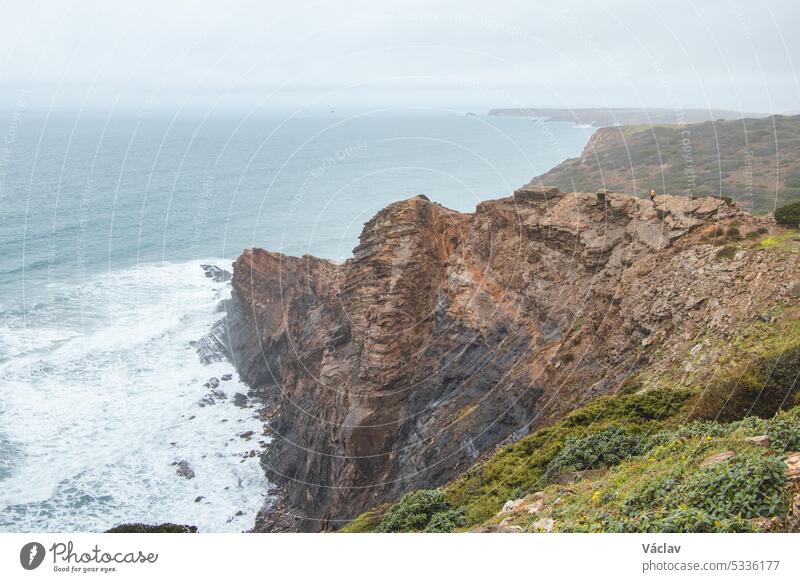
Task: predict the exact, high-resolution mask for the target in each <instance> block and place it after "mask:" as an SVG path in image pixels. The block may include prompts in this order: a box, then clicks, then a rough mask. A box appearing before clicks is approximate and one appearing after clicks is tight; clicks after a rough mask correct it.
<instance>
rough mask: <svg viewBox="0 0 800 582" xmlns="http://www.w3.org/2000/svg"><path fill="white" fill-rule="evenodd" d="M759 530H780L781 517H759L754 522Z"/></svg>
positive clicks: (781, 524)
mask: <svg viewBox="0 0 800 582" xmlns="http://www.w3.org/2000/svg"><path fill="white" fill-rule="evenodd" d="M754 524H755V526H756V528H757V529H758V530H759V531H763V532H769V531H781V530H782V529H783V519H781V518H780V517H778V516H777V515H776V516H775V517H759V518H756V520H755V522H754Z"/></svg>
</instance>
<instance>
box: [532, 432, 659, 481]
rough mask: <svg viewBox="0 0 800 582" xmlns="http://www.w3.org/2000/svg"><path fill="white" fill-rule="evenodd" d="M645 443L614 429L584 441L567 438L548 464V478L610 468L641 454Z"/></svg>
mask: <svg viewBox="0 0 800 582" xmlns="http://www.w3.org/2000/svg"><path fill="white" fill-rule="evenodd" d="M643 442H644V441H643V439H642V438H641V436H633V435H631V434H629V433H628V432H627V431H626V430H624V429H622V428H619V427H616V426H612V427H609V428H607V429H605V430H602V431H600V432H597V433H594V434H591V435H589V436H586V437H583V438H568V439H567V440H566V441H565V442H564V446H563V447H562V449H561V450H560V451H559V453H558V454H557V455H556V456H555V458H554V459H553V460H552V461H551V462H550V463H549V464H548V466H547V469H546V471H545V476H546V477H547V478H548V479H553V478H555V477H557V476H558V475H560V474H562V473H568V472H572V471H585V470H587V469H596V468H599V467H611V466H613V465H617V464H619V463H620V462H621V461H623V460H625V459H629V458H630V457H634V456H636V455H639V454H641V452H642V444H643Z"/></svg>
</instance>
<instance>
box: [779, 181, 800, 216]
mask: <svg viewBox="0 0 800 582" xmlns="http://www.w3.org/2000/svg"><path fill="white" fill-rule="evenodd" d="M798 182H799V184H800V180H799V181H798ZM775 221H776V222H777V223H778V224H783V225H785V226H791V227H794V228H797V227H800V201H798V202H793V203H791V204H787V205H786V206H781V207H780V208H778V209H777V210H776V211H775Z"/></svg>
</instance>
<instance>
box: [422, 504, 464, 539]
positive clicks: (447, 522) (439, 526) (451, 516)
mask: <svg viewBox="0 0 800 582" xmlns="http://www.w3.org/2000/svg"><path fill="white" fill-rule="evenodd" d="M466 525H467V510H466V508H464V507H459V508H458V509H449V510H447V511H440V512H439V513H435V514H434V515H433V516H432V517H431V520H430V521H429V522H428V525H427V526H426V527H425V529H424V530H423V531H425V532H428V533H450V532H452V531H455V530H456V529H458V528H461V527H464V526H466Z"/></svg>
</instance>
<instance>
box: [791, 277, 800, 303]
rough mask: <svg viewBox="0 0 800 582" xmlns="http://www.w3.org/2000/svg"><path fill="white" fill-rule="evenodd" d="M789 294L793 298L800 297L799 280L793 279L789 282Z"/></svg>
mask: <svg viewBox="0 0 800 582" xmlns="http://www.w3.org/2000/svg"><path fill="white" fill-rule="evenodd" d="M789 296H790V297H791V298H793V299H798V298H800V280H797V279H795V280H794V281H792V282H791V283H789Z"/></svg>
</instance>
